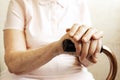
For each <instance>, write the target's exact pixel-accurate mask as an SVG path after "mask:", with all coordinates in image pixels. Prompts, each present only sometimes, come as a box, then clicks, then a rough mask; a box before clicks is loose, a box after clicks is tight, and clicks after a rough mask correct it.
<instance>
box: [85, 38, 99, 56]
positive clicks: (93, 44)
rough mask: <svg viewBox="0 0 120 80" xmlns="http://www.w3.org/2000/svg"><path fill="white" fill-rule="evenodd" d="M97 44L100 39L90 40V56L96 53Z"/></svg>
mask: <svg viewBox="0 0 120 80" xmlns="http://www.w3.org/2000/svg"><path fill="white" fill-rule="evenodd" d="M97 44H98V40H91V41H90V47H89V50H88V53H89V54H88V55H87V57H88V58H89V57H90V56H92V55H93V54H94V53H95V51H96V48H97Z"/></svg>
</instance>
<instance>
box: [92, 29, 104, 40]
mask: <svg viewBox="0 0 120 80" xmlns="http://www.w3.org/2000/svg"><path fill="white" fill-rule="evenodd" d="M92 38H93V39H100V38H103V31H99V32H96V33H95V34H93V36H92Z"/></svg>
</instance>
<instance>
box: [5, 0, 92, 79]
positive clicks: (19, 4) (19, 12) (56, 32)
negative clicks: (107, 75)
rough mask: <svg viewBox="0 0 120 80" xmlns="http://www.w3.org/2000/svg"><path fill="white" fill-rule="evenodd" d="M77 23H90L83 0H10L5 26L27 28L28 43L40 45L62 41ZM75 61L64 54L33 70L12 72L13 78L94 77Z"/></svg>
mask: <svg viewBox="0 0 120 80" xmlns="http://www.w3.org/2000/svg"><path fill="white" fill-rule="evenodd" d="M74 23H78V24H81V25H82V24H85V25H88V26H91V22H90V17H89V12H88V9H87V6H86V4H85V1H84V0H11V1H10V5H9V8H8V15H7V21H6V24H5V28H4V29H16V30H21V31H25V35H26V39H27V45H28V46H29V47H30V48H40V47H42V46H44V45H46V44H48V43H51V42H54V41H56V40H59V39H60V38H61V37H62V36H63V35H64V34H65V31H66V29H67V28H70V27H71V26H72V25H73V24H74ZM74 61H75V57H74V56H71V55H66V54H62V55H59V56H57V57H55V58H53V59H52V60H51V61H50V62H48V63H47V64H45V65H43V66H42V67H40V68H39V69H36V70H35V71H33V72H30V73H28V74H25V75H21V76H17V75H14V74H12V76H13V75H14V76H13V79H11V80H14V79H15V76H17V78H18V77H19V78H20V79H18V80H94V78H93V77H92V75H91V74H90V73H89V72H88V71H87V69H86V68H85V67H84V66H83V67H82V68H81V67H77V66H74V65H73V63H74ZM9 74H10V75H11V73H9ZM30 78H32V79H30ZM36 78H37V79H36ZM4 80H5V79H4ZM9 80H10V78H9ZM15 80H16V79H15Z"/></svg>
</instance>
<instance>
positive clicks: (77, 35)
mask: <svg viewBox="0 0 120 80" xmlns="http://www.w3.org/2000/svg"><path fill="white" fill-rule="evenodd" d="M87 29H88V27H86V26H84V25H82V26H80V27H79V29H78V30H77V31H76V33H75V34H74V37H73V38H74V39H75V40H76V41H79V40H80V39H81V38H82V36H83V35H84V34H85V32H86V31H87Z"/></svg>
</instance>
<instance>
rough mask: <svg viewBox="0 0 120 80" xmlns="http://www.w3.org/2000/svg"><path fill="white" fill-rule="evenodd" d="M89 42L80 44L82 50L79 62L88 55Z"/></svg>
mask: <svg viewBox="0 0 120 80" xmlns="http://www.w3.org/2000/svg"><path fill="white" fill-rule="evenodd" d="M89 45H90V42H86V43H82V50H81V61H82V60H84V59H85V58H86V57H87V55H88V50H89Z"/></svg>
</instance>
